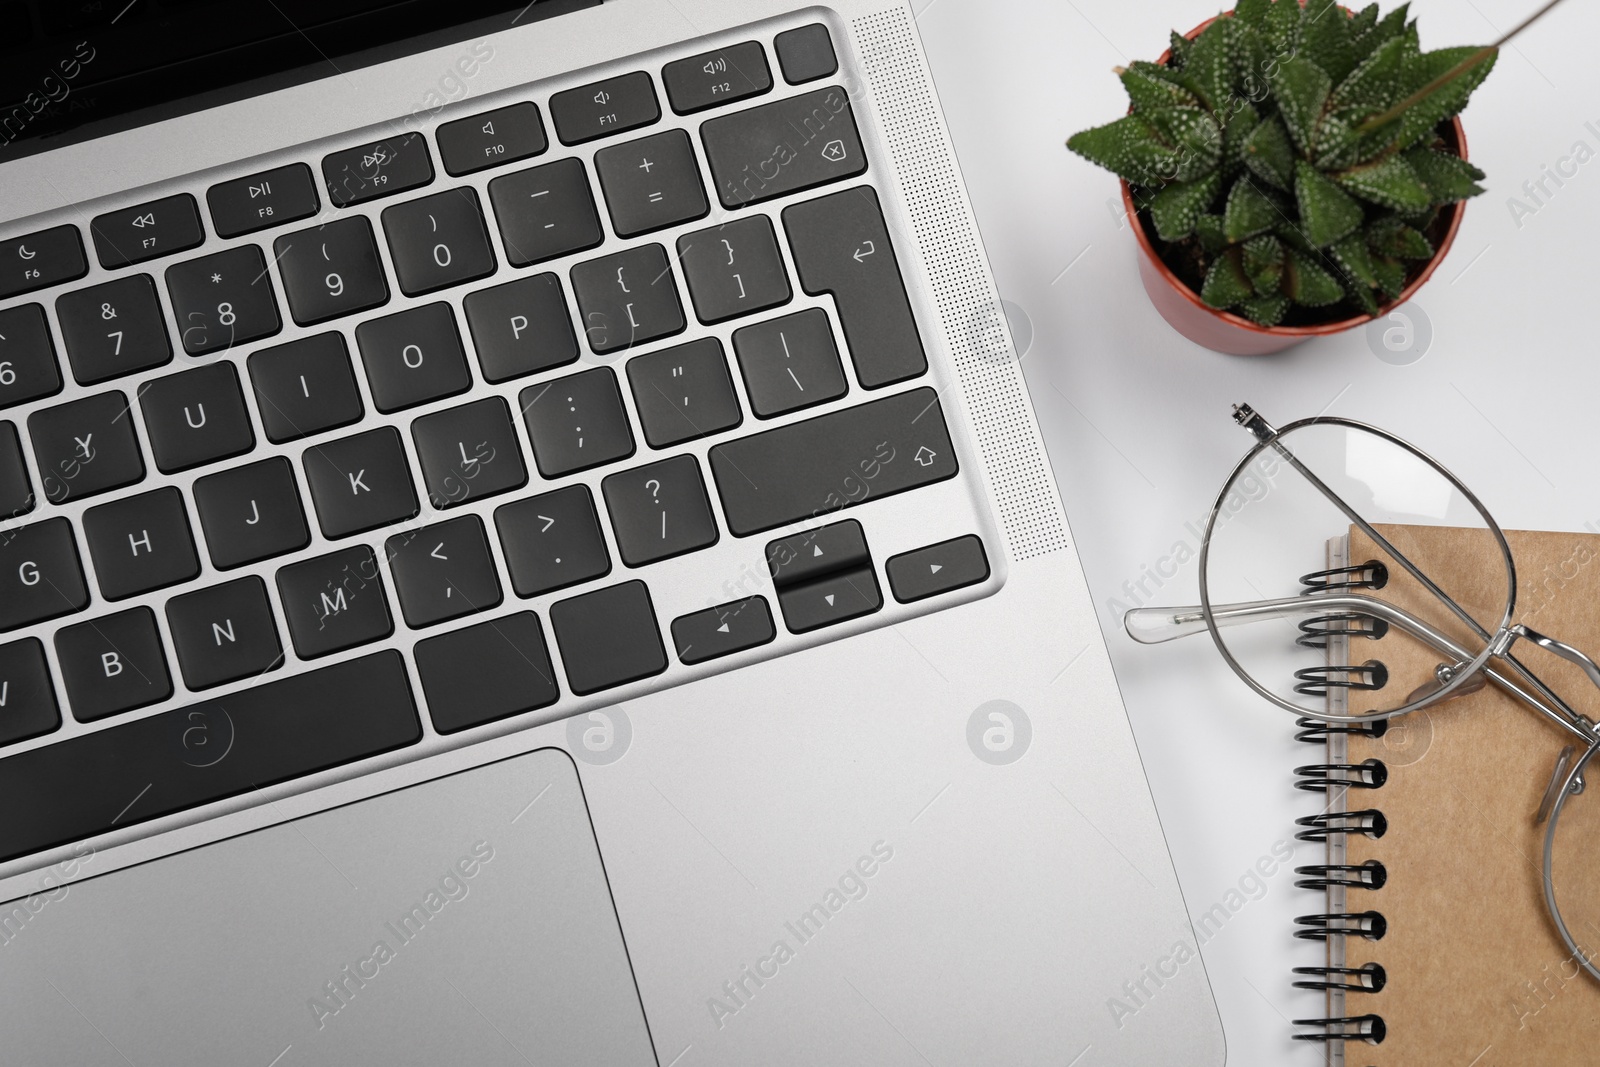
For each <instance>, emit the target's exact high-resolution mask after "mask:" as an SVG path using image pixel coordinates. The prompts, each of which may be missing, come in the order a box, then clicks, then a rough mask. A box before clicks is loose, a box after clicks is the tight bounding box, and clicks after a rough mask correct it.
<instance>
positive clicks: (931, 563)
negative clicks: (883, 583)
mask: <svg viewBox="0 0 1600 1067" xmlns="http://www.w3.org/2000/svg"><path fill="white" fill-rule="evenodd" d="M884 569H885V570H887V571H888V572H889V588H890V589H891V590H893V591H894V598H895V599H896V600H898V601H900V603H902V604H909V603H911V602H912V601H913V600H922V599H924V598H925V597H930V596H937V595H938V594H939V593H948V592H949V591H950V590H952V589H960V588H962V587H963V586H968V585H977V584H978V583H979V582H981V581H983V580H984V579H986V578H988V577H989V559H988V557H987V556H986V555H984V552H983V542H982V541H980V540H979V539H978V538H977V537H976V536H975V535H972V534H968V535H967V536H966V537H957V538H954V539H953V540H949V541H941V542H939V543H938V544H936V545H929V546H928V547H927V548H919V549H917V550H916V551H914V552H902V553H901V554H900V555H898V556H891V557H890V558H889V562H888V564H887V565H886V566H885V568H884Z"/></svg>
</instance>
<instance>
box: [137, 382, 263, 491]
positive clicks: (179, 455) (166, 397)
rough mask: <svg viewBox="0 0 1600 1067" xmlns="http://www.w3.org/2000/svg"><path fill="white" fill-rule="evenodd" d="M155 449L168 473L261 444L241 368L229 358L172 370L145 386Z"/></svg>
mask: <svg viewBox="0 0 1600 1067" xmlns="http://www.w3.org/2000/svg"><path fill="white" fill-rule="evenodd" d="M139 407H140V408H142V409H143V411H144V429H145V433H147V434H148V435H149V436H150V451H151V452H152V453H154V455H155V460H156V467H157V468H158V469H160V470H161V471H162V473H164V474H172V473H174V472H176V471H183V470H188V469H189V468H190V467H198V466H200V465H201V464H204V463H212V462H215V461H216V460H219V459H226V458H227V457H229V456H238V455H242V454H243V453H245V452H248V451H250V449H252V448H253V447H255V443H256V438H255V434H253V433H252V432H251V431H250V414H249V412H248V411H246V410H245V406H244V395H243V394H242V393H241V392H240V391H239V372H238V371H236V370H234V369H233V364H232V363H228V362H220V363H212V364H210V365H209V366H205V367H196V368H195V369H194V370H186V371H184V372H182V373H181V374H169V375H167V376H166V377H165V378H156V379H154V380H152V381H148V382H146V383H145V384H144V386H143V388H141V389H140V390H139Z"/></svg>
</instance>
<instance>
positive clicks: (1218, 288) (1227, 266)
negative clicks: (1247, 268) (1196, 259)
mask: <svg viewBox="0 0 1600 1067" xmlns="http://www.w3.org/2000/svg"><path fill="white" fill-rule="evenodd" d="M1254 293H1255V290H1254V289H1252V288H1251V286H1250V279H1249V278H1248V277H1247V276H1246V275H1245V272H1244V267H1243V266H1241V265H1240V263H1239V250H1238V249H1230V250H1229V251H1227V252H1224V253H1223V254H1222V255H1220V256H1218V257H1217V258H1216V259H1215V260H1213V261H1212V263H1211V269H1210V270H1209V271H1207V272H1206V282H1205V285H1204V286H1202V287H1201V289H1200V299H1201V300H1204V301H1205V302H1206V303H1207V304H1209V305H1211V306H1212V307H1214V308H1231V307H1233V306H1234V305H1235V304H1237V303H1239V302H1240V301H1243V300H1248V299H1250V297H1251V296H1252V295H1254Z"/></svg>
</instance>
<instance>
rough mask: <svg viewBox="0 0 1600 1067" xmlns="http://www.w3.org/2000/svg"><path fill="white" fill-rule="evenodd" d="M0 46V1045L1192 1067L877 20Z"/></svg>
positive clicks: (697, 16) (1199, 1016)
mask: <svg viewBox="0 0 1600 1067" xmlns="http://www.w3.org/2000/svg"><path fill="white" fill-rule="evenodd" d="M0 24H3V26H4V38H3V40H0V49H3V50H4V53H5V54H4V61H3V63H0V101H4V102H5V103H4V106H3V107H0V137H3V140H4V145H3V147H0V517H3V521H0V902H3V903H0V1032H3V1034H4V1038H3V1042H4V1044H3V1047H4V1052H3V1054H0V1059H3V1060H4V1062H6V1063H7V1064H19V1065H20V1064H26V1065H41V1064H71V1065H73V1067H89V1065H98V1064H108V1065H111V1064H123V1065H126V1064H138V1065H144V1064H167V1065H187V1064H195V1065H210V1064H223V1063H227V1064H258V1065H261V1067H298V1065H302V1064H341V1065H348V1064H385V1065H388V1064H397V1063H403V1064H423V1063H430V1064H431V1063H470V1064H506V1065H518V1064H540V1065H543V1064H605V1065H608V1067H626V1065H633V1064H659V1065H663V1067H697V1065H701V1064H752V1063H759V1064H817V1063H841V1064H843V1063H849V1064H856V1063H860V1064H874V1065H882V1064H907V1065H915V1064H935V1063H939V1064H943V1063H952V1064H954V1063H1007V1064H1021V1063H1040V1064H1044V1063H1050V1064H1071V1065H1080V1067H1088V1065H1091V1064H1150V1063H1174V1062H1182V1063H1189V1064H1208V1063H1209V1064H1216V1063H1221V1062H1222V1060H1223V1055H1224V1053H1223V1043H1222V1035H1221V1030H1220V1027H1219V1024H1218V1021H1217V1016H1216V1011H1215V1007H1214V1004H1213V1001H1212V997H1211V993H1210V989H1209V986H1208V983H1207V980H1206V977H1205V971H1204V966H1203V963H1202V961H1201V959H1200V957H1199V954H1198V949H1197V946H1196V943H1195V938H1194V935H1193V932H1192V930H1191V928H1190V924H1189V921H1188V918H1187V913H1186V911H1185V908H1184V905H1183V901H1182V899H1181V896H1180V893H1179V888H1178V884H1177V881H1176V879H1175V877H1174V874H1173V870H1172V866H1171V862H1170V859H1169V856H1168V853H1167V849H1166V846H1165V842H1164V840H1163V838H1162V833H1161V827H1160V825H1159V822H1158V820H1157V815H1156V812H1155V810H1154V808H1153V806H1152V803H1151V800H1150V796H1149V793H1148V791H1147V787H1146V783H1145V780H1144V777H1143V772H1142V769H1141V766H1140V762H1139V758H1138V753H1137V751H1136V749H1135V746H1134V741H1133V737H1132V735H1131V732H1130V730H1129V726H1128V722H1127V720H1126V718H1125V715H1124V711H1123V707H1122V704H1121V701H1120V698H1119V695H1118V691H1117V687H1116V683H1115V679H1114V678H1113V676H1112V672H1111V667H1110V663H1109V660H1108V658H1107V654H1106V649H1105V646H1104V643H1103V640H1102V635H1101V632H1100V630H1099V628H1098V625H1097V623H1096V621H1095V618H1094V613H1093V611H1092V609H1091V605H1090V600H1089V595H1088V591H1087V589H1086V586H1085V583H1084V578H1083V574H1082V572H1081V570H1080V567H1079V563H1078V560H1077V557H1076V553H1075V550H1074V546H1073V542H1072V539H1071V537H1070V533H1069V530H1068V527H1067V523H1066V520H1065V517H1064V515H1063V513H1062V509H1061V504H1060V501H1059V499H1058V497H1057V493H1056V489H1055V482H1054V479H1053V477H1052V474H1051V468H1050V463H1049V460H1048V459H1047V457H1046V455H1045V451H1044V449H1043V447H1042V445H1041V441H1040V437H1039V432H1038V428H1037V426H1036V424H1035V421H1034V416H1033V413H1032V409H1031V407H1030V405H1029V401H1028V396H1027V391H1026V387H1025V384H1024V380H1023V375H1022V372H1021V368H1020V367H1019V365H1018V361H1017V357H1016V355H1015V353H1014V351H1013V348H1012V345H1011V341H1010V339H1009V335H1008V332H1007V328H1006V323H1005V320H1004V316H1003V313H1002V312H1001V311H1000V307H1001V305H1000V302H999V300H998V298H997V295H996V292H995V289H994V284H993V281H992V279H991V277H990V274H989V271H988V268H987V265H986V261H985V258H984V252H983V248H982V245H981V243H980V240H979V235H978V232H977V229H976V227H975V225H974V222H973V218H972V214H971V211H970V210H969V207H968V204H967V201H966V198H965V194H964V192H963V189H962V184H961V179H960V174H959V172H958V169H957V164H956V158H955V156H954V154H953V152H952V148H951V145H950V142H949V139H948V137H947V135H946V132H945V128H944V125H943V123H942V120H941V117H940V111H939V105H938V100H937V96H936V93H935V88H934V84H933V81H932V80H931V77H930V73H929V69H928V66H927V63H926V61H925V59H924V57H923V54H922V51H921V49H920V46H919V43H918V37H917V32H916V25H915V21H914V16H913V12H912V10H911V9H910V7H909V6H906V5H903V4H899V3H894V2H892V0H859V2H857V0H840V2H838V3H836V4H834V5H832V6H828V7H806V8H796V7H794V6H793V4H792V3H789V2H781V0H759V2H753V0H739V2H734V0H606V2H604V3H597V2H572V0H540V2H534V3H526V2H525V0H524V2H520V3H509V4H508V3H504V2H497V0H456V2H454V3H449V4H443V3H435V2H427V3H424V2H419V0H410V2H403V0H318V2H315V3H312V2H308V0H259V2H257V0H233V2H229V3H220V2H207V0H81V2H76V0H75V2H72V3H43V2H33V0H24V2H16V0H8V2H6V3H0ZM1023 104H1025V102H1023ZM1019 106H1022V105H1019ZM1063 358H1065V357H1063ZM1078 358H1092V357H1091V356H1090V355H1089V354H1080V355H1079V356H1078ZM1055 459H1056V462H1058V463H1073V462H1076V461H1077V459H1076V457H1073V456H1057V457H1055Z"/></svg>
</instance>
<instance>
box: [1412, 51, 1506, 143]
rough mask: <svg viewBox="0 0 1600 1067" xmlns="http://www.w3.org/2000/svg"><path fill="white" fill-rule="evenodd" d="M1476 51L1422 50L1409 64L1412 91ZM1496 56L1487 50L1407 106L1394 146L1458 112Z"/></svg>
mask: <svg viewBox="0 0 1600 1067" xmlns="http://www.w3.org/2000/svg"><path fill="white" fill-rule="evenodd" d="M1479 51H1480V50H1479V49H1477V48H1441V49H1439V50H1438V51H1435V52H1424V53H1423V54H1422V55H1421V56H1419V57H1417V58H1416V59H1415V60H1414V61H1412V63H1411V64H1408V66H1409V67H1410V68H1411V70H1412V78H1413V84H1414V87H1415V89H1414V91H1415V90H1420V89H1423V88H1426V87H1427V86H1428V85H1429V84H1431V83H1432V82H1433V81H1434V79H1436V78H1438V77H1440V76H1442V75H1444V74H1447V73H1449V72H1450V71H1452V70H1454V69H1455V68H1456V67H1457V66H1458V65H1460V64H1461V62H1462V61H1463V60H1466V59H1470V58H1471V57H1473V56H1475V55H1477V54H1478V53H1479ZM1498 59H1499V54H1498V53H1491V54H1489V55H1488V57H1487V58H1484V59H1481V60H1479V61H1478V62H1477V63H1475V64H1474V65H1472V66H1470V67H1468V68H1467V69H1466V70H1465V71H1463V72H1462V73H1460V74H1457V75H1456V76H1455V77H1454V78H1452V79H1451V80H1450V81H1448V82H1446V83H1445V84H1443V85H1441V86H1438V87H1437V88H1435V89H1433V90H1431V91H1430V92H1429V93H1428V95H1426V96H1424V97H1423V98H1422V99H1421V100H1419V101H1418V102H1417V103H1415V104H1412V105H1411V106H1410V107H1408V108H1407V109H1406V110H1405V112H1404V114H1403V115H1401V117H1400V119H1399V121H1398V131H1397V133H1396V134H1395V142H1394V143H1395V144H1396V146H1398V147H1399V148H1402V149H1405V148H1410V147H1411V146H1412V145H1414V144H1416V143H1417V142H1418V141H1420V140H1422V139H1423V138H1424V137H1426V136H1428V135H1429V134H1430V133H1432V132H1433V130H1434V128H1435V127H1436V126H1438V125H1439V123H1441V122H1443V121H1444V120H1445V119H1448V118H1452V117H1454V116H1455V115H1457V114H1459V113H1460V111H1461V109H1462V108H1464V107H1466V106H1467V100H1468V99H1469V98H1470V97H1471V96H1472V92H1473V90H1474V89H1476V88H1477V87H1478V86H1480V85H1482V84H1483V80H1484V79H1485V78H1487V77H1488V76H1489V72H1490V71H1491V70H1493V69H1494V65H1495V62H1496V61H1497V60H1498Z"/></svg>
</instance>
